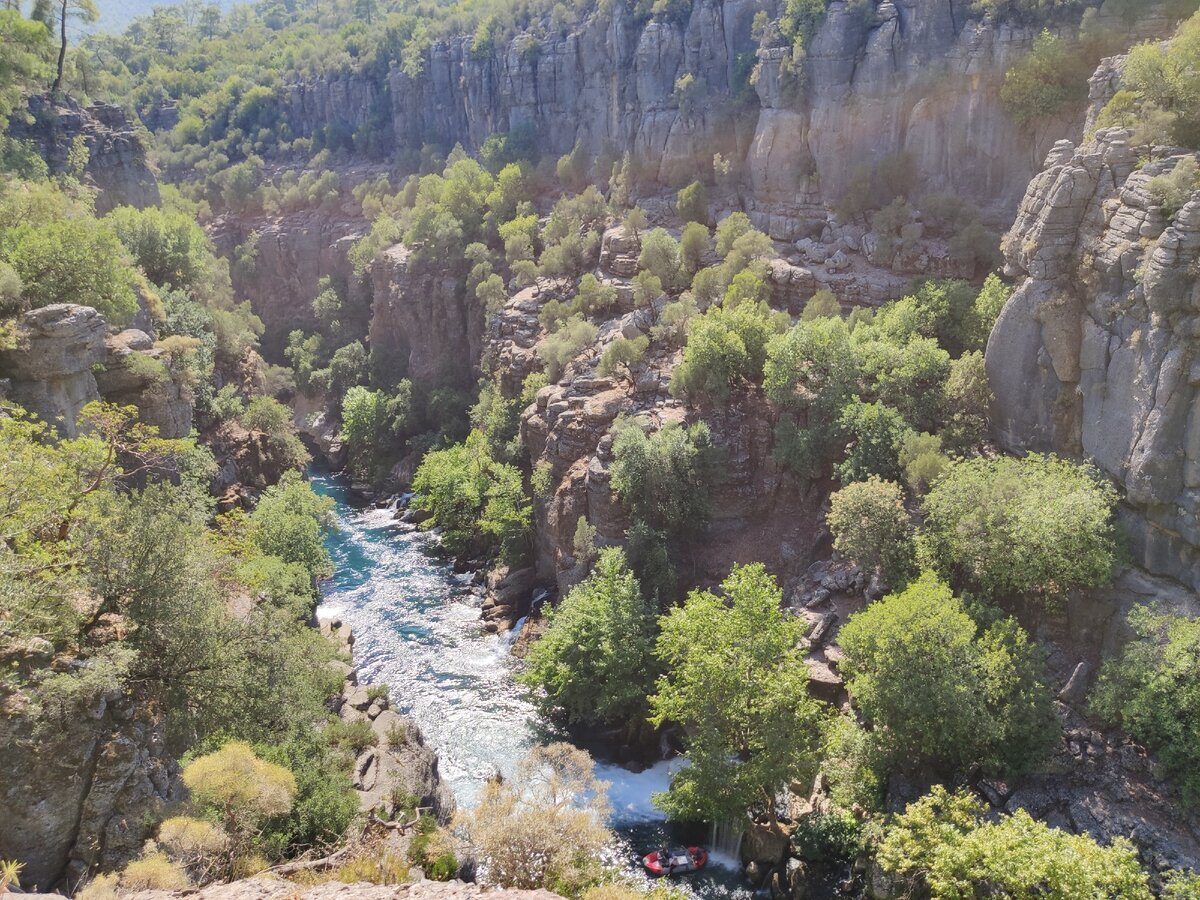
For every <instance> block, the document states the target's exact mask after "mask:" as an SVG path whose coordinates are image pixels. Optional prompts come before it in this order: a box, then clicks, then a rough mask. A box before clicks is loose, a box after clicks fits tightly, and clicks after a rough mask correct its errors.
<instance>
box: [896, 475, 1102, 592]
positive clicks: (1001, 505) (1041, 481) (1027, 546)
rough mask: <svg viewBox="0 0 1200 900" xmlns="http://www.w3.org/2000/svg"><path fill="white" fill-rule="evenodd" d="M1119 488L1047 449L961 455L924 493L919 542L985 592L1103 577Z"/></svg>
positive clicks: (946, 573)
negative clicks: (993, 455)
mask: <svg viewBox="0 0 1200 900" xmlns="http://www.w3.org/2000/svg"><path fill="white" fill-rule="evenodd" d="M1116 499H1117V497H1116V492H1115V491H1114V490H1113V488H1112V486H1111V485H1110V484H1108V482H1106V481H1104V480H1103V479H1102V477H1101V476H1100V475H1099V474H1098V473H1097V472H1096V471H1095V470H1094V469H1091V468H1089V467H1087V466H1081V465H1077V464H1075V463H1071V462H1068V461H1066V460H1062V459H1058V458H1056V457H1053V456H1038V455H1036V454H1035V455H1030V456H1027V457H1025V458H1023V459H1015V458H1012V457H999V458H996V459H972V460H964V461H961V462H957V463H955V464H954V465H952V466H951V467H950V469H949V470H948V471H947V472H946V474H945V475H944V476H943V477H942V478H941V480H939V481H938V483H937V484H935V485H934V486H933V488H932V490H930V492H929V495H928V496H927V497H926V498H925V508H926V510H927V513H928V515H927V518H926V520H925V528H924V530H923V531H922V533H921V535H920V538H919V542H920V546H921V552H922V555H923V558H925V559H927V560H928V561H929V562H930V563H931V564H932V565H933V566H934V567H935V568H936V569H937V571H938V572H940V573H941V574H942V576H943V577H945V578H948V579H950V580H951V582H952V583H953V584H955V585H959V586H961V587H962V588H963V589H970V590H972V591H977V592H979V593H980V594H981V595H983V596H985V597H995V598H1016V597H1022V598H1029V599H1032V598H1041V601H1042V602H1043V603H1046V602H1054V601H1056V600H1057V599H1058V598H1060V597H1061V596H1062V595H1063V594H1064V593H1065V592H1066V591H1068V590H1070V589H1072V588H1079V587H1099V586H1100V585H1103V584H1107V583H1108V580H1109V577H1110V574H1111V572H1112V567H1113V564H1114V562H1115V560H1116V540H1115V530H1114V523H1113V507H1114V506H1115V505H1116Z"/></svg>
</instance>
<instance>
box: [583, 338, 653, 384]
mask: <svg viewBox="0 0 1200 900" xmlns="http://www.w3.org/2000/svg"><path fill="white" fill-rule="evenodd" d="M649 346H650V338H648V337H646V335H644V334H642V335H638V336H637V337H635V338H624V337H619V338H617V339H616V340H614V341H613V342H612V343H611V344H609V345H608V347H607V348H606V349H605V350H604V352H603V353H602V354H601V355H600V362H599V363H598V364H597V366H596V371H597V372H598V373H599V374H600V375H603V376H605V377H611V376H614V375H616V376H620V377H621V378H624V379H625V380H626V381H629V382H632V381H633V380H634V372H635V371H636V369H637V367H638V366H640V365H641V363H642V360H643V359H644V358H645V356H646V349H647V348H648V347H649Z"/></svg>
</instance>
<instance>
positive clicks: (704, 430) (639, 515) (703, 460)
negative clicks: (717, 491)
mask: <svg viewBox="0 0 1200 900" xmlns="http://www.w3.org/2000/svg"><path fill="white" fill-rule="evenodd" d="M613 457H614V459H613V464H612V487H613V490H614V491H616V493H617V496H618V497H619V498H620V499H621V502H622V503H623V504H624V505H625V507H626V508H627V509H628V510H629V512H630V514H631V516H632V517H633V518H634V519H635V520H637V521H642V522H646V523H648V524H650V525H652V526H655V527H657V528H661V529H663V530H664V531H666V532H668V533H670V534H673V535H684V534H690V533H696V532H699V531H701V530H703V529H704V527H705V526H706V525H707V524H708V517H709V514H710V504H711V493H712V487H713V483H714V481H715V479H716V475H717V465H716V452H715V450H714V448H713V446H712V436H711V434H710V433H709V430H708V426H707V425H705V424H704V423H703V422H697V423H696V424H694V425H690V426H688V427H686V428H685V427H683V426H682V425H678V424H676V423H671V424H668V425H665V426H663V428H662V429H661V430H659V431H657V432H655V433H654V434H652V435H647V434H646V433H645V432H644V431H643V430H642V429H641V428H639V427H638V426H636V425H626V426H624V427H623V428H621V429H620V430H619V431H618V432H617V435H616V439H615V440H614V441H613Z"/></svg>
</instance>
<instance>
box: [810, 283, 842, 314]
mask: <svg viewBox="0 0 1200 900" xmlns="http://www.w3.org/2000/svg"><path fill="white" fill-rule="evenodd" d="M841 314H842V305H841V304H840V303H838V299H837V297H836V296H834V293H833V291H831V290H829V288H821V289H820V290H819V291H817V292H816V293H815V294H813V295H812V297H810V298H809V300H808V302H807V303H805V304H804V311H803V312H801V313H800V320H801V321H802V322H811V321H812V320H813V319H832V318H833V317H834V316H840V315H841Z"/></svg>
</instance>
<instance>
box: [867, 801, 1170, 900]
mask: <svg viewBox="0 0 1200 900" xmlns="http://www.w3.org/2000/svg"><path fill="white" fill-rule="evenodd" d="M985 812H986V807H985V806H984V805H983V804H982V803H980V802H979V801H978V800H976V799H975V798H974V797H973V796H971V795H970V794H968V793H967V792H966V791H958V792H956V793H953V794H952V793H950V792H949V791H947V790H946V789H945V788H944V787H942V786H940V785H938V786H936V787H934V789H933V790H932V791H931V792H930V793H929V794H928V795H927V796H925V797H923V798H921V799H920V800H918V801H917V802H916V803H910V804H909V806H908V808H907V809H906V810H905V811H904V813H903V815H901V816H899V817H897V819H896V820H895V822H893V823H892V825H891V826H889V827H888V829H887V831H886V832H885V834H884V838H883V843H882V844H881V845H880V847H879V853H878V857H877V859H878V860H879V865H880V866H881V867H882V868H883V870H884V871H885V872H889V873H891V874H893V875H898V876H900V877H902V878H904V879H907V880H908V881H909V882H910V885H911V886H912V887H914V888H917V889H922V888H923V889H924V890H925V891H927V892H928V893H929V894H930V895H931V896H932V897H935V898H950V897H962V896H974V895H976V894H978V893H979V892H984V893H985V894H987V895H988V896H997V897H1029V896H1033V895H1051V896H1057V897H1109V898H1112V900H1150V897H1151V893H1150V889H1149V886H1148V885H1147V883H1146V875H1145V873H1144V872H1143V871H1142V870H1141V867H1140V866H1139V865H1138V858H1137V851H1136V849H1135V848H1134V846H1133V845H1132V844H1131V843H1130V842H1129V841H1127V840H1126V839H1124V838H1117V839H1115V840H1114V841H1113V843H1112V845H1111V846H1109V847H1102V846H1100V845H1099V844H1097V843H1096V842H1095V840H1094V839H1093V838H1092V837H1090V836H1089V835H1086V834H1080V835H1076V834H1071V833H1069V832H1067V831H1064V830H1062V829H1059V828H1051V827H1050V826H1048V825H1046V824H1044V823H1042V822H1037V821H1035V820H1034V819H1033V818H1032V817H1031V816H1030V815H1029V813H1027V812H1025V810H1023V809H1021V810H1017V812H1015V813H1013V814H1012V815H1001V816H1000V817H999V818H997V819H994V820H991V821H989V820H988V819H985V817H984V815H985Z"/></svg>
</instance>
